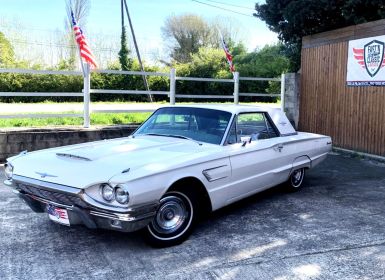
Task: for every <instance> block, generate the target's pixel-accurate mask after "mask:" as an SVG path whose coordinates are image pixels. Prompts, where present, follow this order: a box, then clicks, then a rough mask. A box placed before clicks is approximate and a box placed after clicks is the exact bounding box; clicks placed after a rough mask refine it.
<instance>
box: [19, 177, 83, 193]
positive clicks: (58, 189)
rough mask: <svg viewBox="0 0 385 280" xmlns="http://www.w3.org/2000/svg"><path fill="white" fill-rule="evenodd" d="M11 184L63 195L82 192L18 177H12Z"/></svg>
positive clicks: (72, 188)
mask: <svg viewBox="0 0 385 280" xmlns="http://www.w3.org/2000/svg"><path fill="white" fill-rule="evenodd" d="M12 184H13V185H14V186H15V187H17V184H25V185H30V186H32V187H36V188H40V189H43V190H47V191H53V192H59V193H63V194H72V195H79V194H80V193H82V192H83V190H81V189H77V188H74V187H69V186H65V185H60V184H55V183H50V182H45V181H41V180H36V179H32V178H29V177H24V176H20V175H13V177H12Z"/></svg>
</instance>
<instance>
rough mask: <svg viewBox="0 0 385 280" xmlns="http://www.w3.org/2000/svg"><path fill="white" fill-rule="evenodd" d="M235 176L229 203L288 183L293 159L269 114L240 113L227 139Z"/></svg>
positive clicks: (230, 190) (228, 193)
mask: <svg viewBox="0 0 385 280" xmlns="http://www.w3.org/2000/svg"><path fill="white" fill-rule="evenodd" d="M226 147H227V149H228V153H229V156H230V162H231V168H232V176H231V183H230V185H229V187H228V189H227V196H228V203H231V202H233V201H235V200H238V199H241V198H243V197H246V196H248V195H251V194H252V193H256V192H258V191H261V190H263V189H266V188H268V187H270V186H274V185H276V184H279V183H281V182H282V181H284V180H285V179H286V178H287V177H286V176H288V175H289V172H290V166H291V165H290V164H289V163H288V162H289V157H288V156H287V154H286V152H285V145H284V141H283V139H282V138H281V137H279V134H278V131H277V130H276V129H275V128H274V126H273V125H272V123H271V120H270V119H269V118H268V116H267V114H266V113H263V112H252V113H242V114H239V115H238V116H237V117H236V119H235V120H234V122H233V124H232V127H231V129H230V132H229V135H228V139H227V146H226Z"/></svg>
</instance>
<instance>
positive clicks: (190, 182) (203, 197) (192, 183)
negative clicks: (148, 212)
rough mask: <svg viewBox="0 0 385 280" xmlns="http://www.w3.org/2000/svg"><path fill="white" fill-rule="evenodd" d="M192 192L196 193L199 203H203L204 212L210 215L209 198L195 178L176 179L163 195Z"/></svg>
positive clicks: (203, 186) (205, 190) (199, 181)
mask: <svg viewBox="0 0 385 280" xmlns="http://www.w3.org/2000/svg"><path fill="white" fill-rule="evenodd" d="M193 188H194V189H193ZM192 190H194V192H195V191H196V192H197V194H198V198H199V201H200V202H201V203H203V207H204V212H206V213H210V212H211V211H212V203H211V198H210V196H209V193H208V191H207V189H206V187H205V185H204V184H203V183H202V181H201V180H199V179H198V178H196V177H193V176H189V177H183V178H180V179H178V180H177V181H175V182H173V183H172V184H171V185H170V186H169V187H168V188H167V190H166V191H165V193H167V192H170V191H181V192H183V191H185V192H189V191H192ZM163 195H164V194H163Z"/></svg>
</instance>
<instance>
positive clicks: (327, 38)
mask: <svg viewBox="0 0 385 280" xmlns="http://www.w3.org/2000/svg"><path fill="white" fill-rule="evenodd" d="M379 35H385V20H379V21H374V22H370V23H365V24H361V25H356V26H350V27H347V28H341V29H338V30H334V31H330V32H324V33H320V34H316V35H312V36H307V37H304V38H303V40H302V60H301V93H300V118H299V129H300V130H302V131H309V132H315V133H321V134H326V135H330V136H331V137H332V138H333V145H334V146H337V147H341V148H346V149H351V150H356V151H360V152H366V153H371V154H377V155H380V156H385V87H348V86H346V72H347V58H348V43H349V40H354V39H360V38H366V37H372V36H379Z"/></svg>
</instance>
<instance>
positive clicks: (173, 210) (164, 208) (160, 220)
mask: <svg viewBox="0 0 385 280" xmlns="http://www.w3.org/2000/svg"><path fill="white" fill-rule="evenodd" d="M188 215H189V212H188V210H187V208H186V205H185V203H184V202H183V200H182V199H180V198H179V197H176V196H167V197H165V198H163V199H161V201H160V207H159V209H158V212H157V213H156V217H155V219H154V221H153V222H152V225H153V227H154V229H155V230H156V231H157V232H159V233H163V234H170V233H173V232H175V231H177V230H178V229H179V228H180V227H181V226H182V225H183V222H184V221H185V220H186V218H187V217H188Z"/></svg>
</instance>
